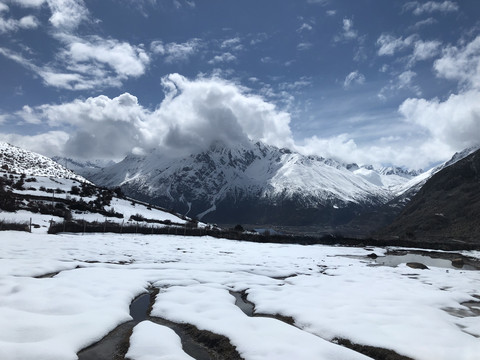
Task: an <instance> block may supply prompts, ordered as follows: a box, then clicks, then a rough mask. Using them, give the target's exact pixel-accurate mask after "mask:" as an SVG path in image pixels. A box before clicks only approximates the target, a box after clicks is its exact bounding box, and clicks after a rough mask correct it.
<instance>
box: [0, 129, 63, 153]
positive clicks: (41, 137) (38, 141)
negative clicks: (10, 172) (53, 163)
mask: <svg viewBox="0 0 480 360" xmlns="http://www.w3.org/2000/svg"><path fill="white" fill-rule="evenodd" d="M68 138H69V135H68V134H67V133H66V132H64V131H49V132H45V133H42V134H38V135H19V134H4V133H1V132H0V141H4V142H8V143H10V144H15V145H16V146H19V147H21V148H24V149H29V150H31V151H35V152H37V153H40V154H45V155H47V156H54V155H58V154H63V153H64V147H65V144H66V142H67V141H68Z"/></svg>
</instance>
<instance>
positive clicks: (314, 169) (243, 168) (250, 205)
mask: <svg viewBox="0 0 480 360" xmlns="http://www.w3.org/2000/svg"><path fill="white" fill-rule="evenodd" d="M359 169H360V168H358V166H357V167H353V168H352V166H346V165H344V164H341V163H338V162H336V161H334V160H331V159H324V158H321V157H317V156H303V155H300V154H298V153H295V152H292V151H290V150H287V149H278V148H276V147H273V146H268V145H265V144H262V143H260V142H257V143H253V142H252V143H250V144H247V145H243V146H237V147H234V148H232V147H226V146H224V145H223V144H221V143H214V144H213V145H212V146H211V147H210V148H209V150H208V151H204V152H201V153H197V154H193V155H191V156H187V157H184V158H181V159H175V158H169V157H168V156H167V155H166V154H164V153H162V152H161V151H158V150H154V151H151V152H150V153H148V154H147V155H142V156H140V155H129V156H127V157H126V158H125V159H124V160H123V161H122V162H120V163H118V164H115V165H113V166H110V167H107V168H105V169H103V170H102V171H101V172H98V173H97V174H95V175H93V176H92V177H90V179H91V180H92V181H94V182H95V183H97V184H99V185H103V186H109V187H113V186H121V187H122V189H123V191H124V192H125V193H126V194H128V195H130V196H132V197H136V198H140V199H145V200H146V199H148V200H149V201H152V202H153V203H156V204H158V205H161V206H163V207H167V208H174V209H175V210H176V211H179V212H181V213H186V214H188V215H189V216H194V217H199V218H201V219H204V220H206V221H210V222H219V223H239V222H242V223H251V224H255V223H259V224H262V223H263V224H291V225H306V224H317V225H321V224H330V223H345V222H348V221H350V220H351V219H352V218H353V217H354V216H355V214H356V213H357V212H358V211H361V210H363V209H365V208H369V207H372V206H378V205H379V204H383V203H385V202H387V201H388V200H390V199H391V198H392V191H391V190H389V189H388V186H386V185H385V184H384V183H388V184H389V185H390V186H391V187H395V186H399V184H403V183H404V182H406V181H408V180H409V179H410V178H411V177H412V176H411V175H406V174H403V175H402V176H400V175H398V174H393V173H392V174H377V177H378V179H377V180H378V181H377V182H376V183H375V182H372V181H369V180H368V179H367V178H366V175H365V173H363V174H362V175H359V174H356V173H355V171H357V170H359ZM367 175H368V174H367ZM394 178H395V180H392V181H387V179H394Z"/></svg>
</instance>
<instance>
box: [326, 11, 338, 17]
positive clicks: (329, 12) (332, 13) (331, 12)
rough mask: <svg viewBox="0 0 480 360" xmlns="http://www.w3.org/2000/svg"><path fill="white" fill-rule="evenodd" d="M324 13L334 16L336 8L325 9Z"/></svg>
mask: <svg viewBox="0 0 480 360" xmlns="http://www.w3.org/2000/svg"><path fill="white" fill-rule="evenodd" d="M325 13H326V14H327V15H328V16H335V15H337V10H327V11H325Z"/></svg>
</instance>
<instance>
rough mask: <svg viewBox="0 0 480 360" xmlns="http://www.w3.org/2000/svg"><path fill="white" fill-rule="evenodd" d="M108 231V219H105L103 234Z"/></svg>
mask: <svg viewBox="0 0 480 360" xmlns="http://www.w3.org/2000/svg"><path fill="white" fill-rule="evenodd" d="M106 231H107V218H105V222H104V223H103V233H105V232H106Z"/></svg>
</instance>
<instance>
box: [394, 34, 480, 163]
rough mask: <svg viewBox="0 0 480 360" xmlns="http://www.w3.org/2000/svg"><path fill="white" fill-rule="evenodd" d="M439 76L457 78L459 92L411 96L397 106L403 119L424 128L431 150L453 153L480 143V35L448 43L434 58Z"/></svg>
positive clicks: (426, 141)
mask: <svg viewBox="0 0 480 360" xmlns="http://www.w3.org/2000/svg"><path fill="white" fill-rule="evenodd" d="M434 69H435V71H436V72H437V76H438V77H442V78H446V79H450V80H454V81H458V82H459V84H460V85H461V86H462V87H461V90H460V92H459V93H458V94H452V95H450V96H449V97H448V98H447V99H445V100H440V99H438V98H434V99H430V100H427V99H419V98H410V99H407V100H405V101H404V102H403V103H402V104H401V105H400V107H399V112H400V114H401V115H403V117H404V119H405V120H406V121H408V122H409V123H411V124H414V125H417V126H418V127H419V128H421V129H423V131H425V132H426V137H425V144H427V145H428V146H429V148H430V150H431V151H432V152H434V153H442V154H445V153H452V152H454V151H461V150H463V149H465V148H467V147H469V146H473V145H478V144H480V101H479V99H480V36H478V37H477V38H475V39H474V40H472V41H471V42H469V43H467V44H465V45H462V46H459V47H455V46H449V47H448V48H446V49H445V50H444V51H443V54H442V57H441V58H440V59H438V60H436V61H435V63H434Z"/></svg>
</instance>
